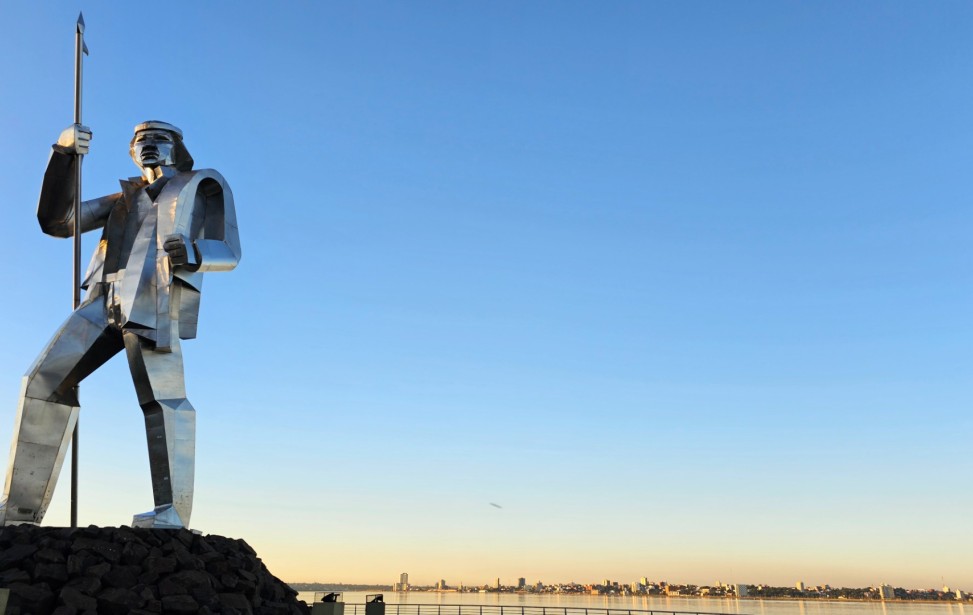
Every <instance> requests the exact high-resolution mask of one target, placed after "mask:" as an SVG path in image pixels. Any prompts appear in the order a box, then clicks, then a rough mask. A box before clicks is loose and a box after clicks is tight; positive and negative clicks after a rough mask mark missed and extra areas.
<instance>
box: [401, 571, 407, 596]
mask: <svg viewBox="0 0 973 615" xmlns="http://www.w3.org/2000/svg"><path fill="white" fill-rule="evenodd" d="M399 591H400V592H407V591H409V573H408V572H403V573H402V574H400V575H399Z"/></svg>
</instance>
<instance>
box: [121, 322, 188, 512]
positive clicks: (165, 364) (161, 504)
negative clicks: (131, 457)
mask: <svg viewBox="0 0 973 615" xmlns="http://www.w3.org/2000/svg"><path fill="white" fill-rule="evenodd" d="M171 344H172V345H171V352H157V351H156V350H155V347H154V346H153V345H152V343H151V342H146V341H145V340H143V339H141V338H140V337H138V336H137V335H135V334H133V333H126V334H125V351H126V353H127V354H128V363H129V366H130V367H131V369H132V379H133V380H134V381H135V390H136V392H137V393H138V398H139V405H141V406H142V413H143V414H144V415H145V435H146V437H147V438H148V443H149V468H150V470H151V472H152V493H153V495H154V497H155V510H154V511H152V512H149V513H145V514H142V515H136V517H135V519H134V521H133V522H132V525H133V526H135V527H157V528H178V527H188V526H189V515H190V513H191V512H192V509H193V474H194V471H195V463H196V411H195V410H194V409H193V407H192V405H191V404H190V403H189V400H188V399H186V385H185V381H184V379H183V367H182V349H181V348H180V345H179V336H178V330H175V331H173V339H172V342H171Z"/></svg>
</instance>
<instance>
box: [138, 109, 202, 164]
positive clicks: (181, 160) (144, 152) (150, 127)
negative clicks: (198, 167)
mask: <svg viewBox="0 0 973 615" xmlns="http://www.w3.org/2000/svg"><path fill="white" fill-rule="evenodd" d="M128 152H129V155H131V156H132V160H134V161H135V164H137V165H138V166H139V167H155V166H172V167H175V168H176V169H177V170H179V171H190V170H192V168H193V157H192V156H191V155H190V154H189V150H187V149H186V146H185V145H183V142H182V131H181V130H179V129H178V128H176V127H175V126H173V125H172V124H170V123H168V122H160V121H158V120H149V121H147V122H142V123H141V124H139V125H137V126H136V127H135V135H134V136H133V137H132V141H131V143H129V148H128Z"/></svg>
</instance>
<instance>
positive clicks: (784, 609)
mask: <svg viewBox="0 0 973 615" xmlns="http://www.w3.org/2000/svg"><path fill="white" fill-rule="evenodd" d="M366 593H373V592H344V593H342V596H341V597H342V600H343V601H344V602H345V603H347V604H355V603H357V604H362V603H364V602H365V595H366ZM381 593H382V594H383V595H384V596H385V602H386V603H387V604H442V605H446V604H462V605H474V604H477V605H478V604H482V605H490V606H498V605H503V606H534V607H544V606H547V607H570V608H582V609H583V608H590V609H605V608H611V609H638V610H659V611H688V612H692V613H697V612H700V613H702V612H706V613H733V614H739V615H973V608H971V607H970V606H969V605H966V606H964V605H963V604H959V603H950V602H943V603H932V602H877V601H876V602H852V601H846V600H747V599H744V600H735V599H720V598H677V597H672V598H669V597H665V596H651V597H649V596H587V595H578V594H540V595H538V594H496V593H484V594H480V593H475V594H471V593H462V594H461V593H455V592H445V593H439V592H406V593H397V592H390V591H386V592H381ZM298 597H299V598H300V599H301V600H304V601H305V602H307V603H308V604H310V603H311V601H312V600H313V598H314V592H301V594H300V595H299V596H298ZM633 615H634V614H633Z"/></svg>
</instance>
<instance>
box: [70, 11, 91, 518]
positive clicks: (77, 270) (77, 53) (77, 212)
mask: <svg viewBox="0 0 973 615" xmlns="http://www.w3.org/2000/svg"><path fill="white" fill-rule="evenodd" d="M82 54H83V55H88V46H87V45H85V44H84V14H83V13H78V23H77V27H76V28H75V30H74V123H75V125H80V124H81V56H82ZM76 155H77V157H78V164H77V165H75V171H74V173H75V175H74V182H75V186H76V188H75V192H74V276H73V280H72V283H71V309H72V310H76V309H78V306H79V305H81V161H82V159H83V158H84V156H83V155H82V154H76ZM71 527H78V423H75V424H74V434H73V436H72V437H71Z"/></svg>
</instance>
